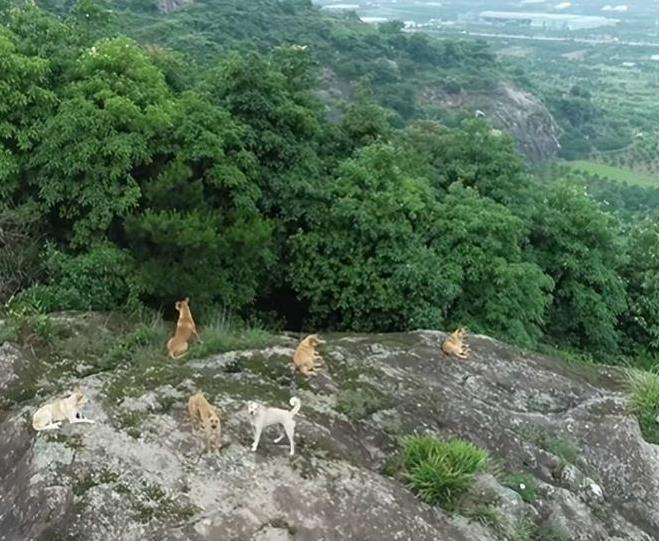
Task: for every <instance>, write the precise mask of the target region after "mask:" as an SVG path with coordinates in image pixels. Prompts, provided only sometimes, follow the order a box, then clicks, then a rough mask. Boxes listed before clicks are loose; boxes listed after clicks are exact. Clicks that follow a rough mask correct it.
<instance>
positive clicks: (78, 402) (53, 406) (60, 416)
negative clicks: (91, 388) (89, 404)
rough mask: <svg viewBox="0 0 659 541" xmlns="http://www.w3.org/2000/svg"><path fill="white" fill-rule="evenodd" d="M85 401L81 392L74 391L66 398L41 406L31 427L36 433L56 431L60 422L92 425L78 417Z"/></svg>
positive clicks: (88, 420)
mask: <svg viewBox="0 0 659 541" xmlns="http://www.w3.org/2000/svg"><path fill="white" fill-rule="evenodd" d="M86 401H87V399H86V398H85V395H84V394H82V391H80V390H79V389H76V390H75V391H73V393H71V395H70V396H69V397H68V398H61V399H59V400H54V401H53V402H49V403H47V404H45V405H44V406H41V407H40V408H39V409H38V410H37V411H36V412H35V413H34V415H33V416H32V427H33V428H34V429H35V430H36V431H41V430H56V429H58V428H59V427H60V426H62V421H68V422H69V423H94V422H95V421H93V420H91V419H83V418H82V415H80V410H81V409H82V406H83V405H84V403H85V402H86Z"/></svg>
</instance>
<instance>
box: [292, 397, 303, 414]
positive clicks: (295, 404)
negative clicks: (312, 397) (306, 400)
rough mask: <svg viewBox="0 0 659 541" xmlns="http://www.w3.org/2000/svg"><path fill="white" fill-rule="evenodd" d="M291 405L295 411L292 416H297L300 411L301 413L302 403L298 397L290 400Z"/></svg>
mask: <svg viewBox="0 0 659 541" xmlns="http://www.w3.org/2000/svg"><path fill="white" fill-rule="evenodd" d="M289 404H290V405H291V406H293V409H292V410H291V415H295V414H297V412H298V411H300V406H301V405H302V402H300V399H299V398H298V397H297V396H293V397H291V399H290V400H289Z"/></svg>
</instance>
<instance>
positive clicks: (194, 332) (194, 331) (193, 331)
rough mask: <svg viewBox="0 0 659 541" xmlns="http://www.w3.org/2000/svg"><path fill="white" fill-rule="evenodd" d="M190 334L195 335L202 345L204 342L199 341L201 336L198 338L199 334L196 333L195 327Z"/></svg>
mask: <svg viewBox="0 0 659 541" xmlns="http://www.w3.org/2000/svg"><path fill="white" fill-rule="evenodd" d="M192 333H193V334H194V335H195V337H196V338H197V340H198V341H199V343H200V344H203V343H204V341H203V340H202V339H201V336H199V333H198V332H197V327H192Z"/></svg>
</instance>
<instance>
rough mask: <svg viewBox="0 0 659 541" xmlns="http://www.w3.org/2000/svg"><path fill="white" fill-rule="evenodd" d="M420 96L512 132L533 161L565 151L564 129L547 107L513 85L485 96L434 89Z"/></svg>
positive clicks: (502, 87) (521, 149) (504, 85)
mask: <svg viewBox="0 0 659 541" xmlns="http://www.w3.org/2000/svg"><path fill="white" fill-rule="evenodd" d="M420 96H421V100H422V101H423V102H425V103H431V104H433V105H436V106H440V107H447V108H460V109H464V110H466V111H468V112H469V113H471V114H473V115H474V116H476V117H480V118H483V119H484V120H486V121H488V122H490V123H491V124H492V126H494V127H495V128H497V129H500V130H503V131H505V132H507V133H509V134H510V135H511V136H512V137H513V138H514V139H515V141H516V142H517V148H518V150H519V151H520V153H521V154H522V155H524V156H525V157H526V159H528V160H529V161H532V162H540V161H543V160H547V159H550V158H554V157H556V155H557V154H558V152H559V150H560V148H561V146H560V143H559V138H560V135H561V129H560V127H559V126H558V124H557V123H556V121H555V120H554V117H553V116H552V114H551V113H550V112H549V110H548V109H547V107H545V105H544V104H543V103H542V102H541V101H540V99H538V97H537V96H535V95H533V94H531V93H529V92H527V91H525V90H522V89H520V88H518V87H516V86H515V85H514V84H512V83H499V84H498V85H497V86H496V87H495V88H494V89H492V90H490V91H488V92H484V93H477V92H467V91H464V90H463V91H461V92H459V93H448V92H446V91H445V90H444V89H442V88H438V87H430V88H426V89H425V90H423V91H422V92H421V94H420Z"/></svg>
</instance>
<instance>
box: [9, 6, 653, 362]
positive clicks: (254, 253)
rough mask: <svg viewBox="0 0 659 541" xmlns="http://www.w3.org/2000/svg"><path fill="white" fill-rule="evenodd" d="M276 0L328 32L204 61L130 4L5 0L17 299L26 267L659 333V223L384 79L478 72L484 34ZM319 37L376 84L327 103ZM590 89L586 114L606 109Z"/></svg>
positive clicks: (152, 291)
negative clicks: (419, 103) (430, 111)
mask: <svg viewBox="0 0 659 541" xmlns="http://www.w3.org/2000/svg"><path fill="white" fill-rule="evenodd" d="M264 1H265V0H264ZM265 3H266V4H267V3H268V2H265ZM268 5H269V6H270V7H269V8H268V9H271V10H272V12H273V13H276V17H281V18H282V20H287V21H289V20H290V21H294V23H293V22H292V23H291V24H297V25H299V24H300V20H304V21H305V24H304V25H302V27H300V28H299V29H300V32H301V34H300V35H301V36H305V35H311V34H312V33H313V32H314V31H318V32H319V33H320V34H321V35H322V36H323V40H325V41H323V43H324V44H325V45H327V47H325V46H323V45H322V44H320V43H319V44H318V47H319V51H317V52H316V54H314V55H311V54H310V52H309V51H308V50H306V49H305V48H303V47H300V46H298V45H296V44H292V43H282V41H284V40H281V39H278V38H280V37H281V36H277V35H275V33H276V32H275V30H273V29H270V28H269V27H268V28H269V29H267V30H265V29H262V30H261V31H259V32H257V34H258V36H260V38H262V42H259V46H258V47H256V48H255V47H242V46H240V47H234V49H235V50H233V51H226V50H225V47H224V45H226V44H224V45H222V44H218V43H216V42H213V43H214V46H213V48H211V49H210V52H209V54H210V53H212V58H211V57H208V58H203V59H202V58H200V57H199V56H198V57H197V58H198V59H200V60H203V62H204V64H202V65H197V64H195V63H194V62H192V61H190V60H189V59H188V58H187V57H185V56H183V55H182V54H181V53H179V52H177V51H172V50H169V49H167V48H163V47H159V46H154V45H153V44H152V43H151V42H149V45H148V46H144V45H142V44H141V43H140V41H139V40H136V39H134V38H128V37H125V36H123V35H121V33H120V32H117V28H118V27H119V26H120V25H118V23H117V20H119V21H121V13H114V14H110V13H108V12H107V10H106V9H105V8H104V7H102V6H99V5H97V4H95V3H93V2H90V1H88V0H84V2H80V3H79V4H77V7H76V8H75V9H74V10H72V11H70V12H67V10H66V9H65V8H66V6H64V4H62V5H59V4H58V5H57V6H54V8H53V9H57V10H59V11H60V12H62V13H68V15H66V16H65V17H64V18H62V19H56V18H53V17H51V16H49V15H47V14H45V13H43V12H42V11H40V10H39V9H38V8H36V7H34V6H29V7H25V8H21V9H12V10H10V11H7V12H6V14H7V17H6V18H5V19H4V20H5V21H6V22H5V23H4V24H3V26H0V239H2V240H3V243H4V245H2V246H0V273H1V274H0V281H1V282H2V283H3V284H5V286H6V287H3V288H0V295H2V297H3V298H2V299H1V300H2V301H3V302H5V301H6V300H7V299H8V298H9V297H10V296H11V295H14V294H15V293H17V291H18V290H20V289H22V290H23V291H22V292H21V293H19V294H18V298H19V300H20V299H23V300H25V301H26V302H27V301H28V300H29V302H34V303H36V304H38V305H39V306H41V307H42V308H43V309H48V310H56V309H99V310H111V309H122V308H126V307H128V306H131V307H134V306H137V305H139V304H140V303H141V304H145V305H148V306H151V307H154V308H158V309H159V308H163V307H165V306H171V304H172V303H173V301H174V300H176V299H177V298H179V297H182V296H189V297H191V298H193V299H194V302H195V304H196V306H199V309H200V310H203V311H204V312H206V313H212V312H213V311H214V310H218V309H220V308H227V309H229V310H231V311H232V312H234V313H236V314H239V315H243V316H249V317H261V316H262V315H263V312H262V310H267V311H268V317H269V318H270V317H271V316H272V315H273V313H274V317H275V318H277V319H279V320H280V321H283V324H284V325H287V326H293V327H296V328H299V327H305V328H310V327H313V328H315V329H321V330H322V329H342V330H343V329H353V330H367V331H387V330H402V329H413V328H419V327H431V328H447V327H449V326H450V327H452V326H455V325H467V326H469V327H471V328H472V329H473V330H475V331H481V332H486V333H489V334H493V335H496V336H499V337H502V338H505V339H507V340H510V341H513V342H515V343H518V344H521V345H525V346H534V345H536V344H538V342H541V341H548V342H552V343H556V344H559V345H561V346H569V347H575V348H581V349H582V350H587V351H590V352H591V353H594V354H597V355H600V356H601V357H602V358H604V357H606V358H607V359H609V360H611V359H612V358H613V356H614V355H616V353H617V352H619V351H622V352H624V353H626V354H633V355H645V356H650V357H652V356H654V355H656V354H657V353H658V351H659V327H657V319H658V317H659V285H658V284H659V268H657V265H656V264H655V263H656V262H655V261H654V260H655V259H656V257H655V256H657V257H659V242H658V241H657V239H658V238H659V233H658V232H657V231H658V229H657V224H656V222H654V221H650V220H649V221H646V222H643V223H641V224H638V225H636V226H634V227H632V228H631V232H629V233H628V232H627V230H626V229H624V228H622V227H621V224H620V223H619V222H618V220H617V219H616V218H614V217H613V215H612V214H609V213H608V212H607V211H606V210H605V209H604V208H603V207H602V206H600V204H599V203H598V202H596V201H595V200H594V199H592V198H590V197H589V196H588V195H587V194H585V193H584V190H583V188H582V187H581V186H576V187H575V186H574V183H573V182H571V181H566V182H557V181H559V180H560V179H559V177H560V176H561V175H560V172H557V173H556V174H555V175H553V176H552V178H551V179H546V178H545V179H544V182H538V181H537V180H536V179H535V178H533V176H532V175H531V173H530V172H529V171H528V170H527V168H526V166H525V165H524V163H523V162H522V160H521V159H520V157H519V156H518V155H517V153H516V152H515V150H514V147H513V143H512V141H511V139H510V138H509V137H508V136H506V135H504V134H501V133H500V132H498V131H496V130H493V129H492V128H491V127H490V126H489V125H487V124H485V123H483V122H480V121H475V120H473V119H469V120H466V121H462V122H460V121H458V119H457V117H456V122H454V123H452V125H451V127H448V126H446V125H442V124H440V123H438V122H430V121H427V120H416V121H411V120H413V117H414V116H415V115H416V114H418V113H419V112H418V111H417V110H416V105H415V103H416V101H415V100H416V98H415V97H414V96H413V95H411V96H408V98H409V100H411V101H409V100H408V101H407V102H406V103H407V105H405V104H403V103H402V102H401V103H399V104H398V106H396V109H397V111H396V112H393V111H391V110H390V109H387V108H386V107H383V103H385V104H386V100H383V99H382V97H383V96H382V95H379V94H378V93H379V92H382V88H384V87H386V86H387V85H395V86H396V90H395V92H393V93H389V98H391V97H392V96H394V101H395V99H396V93H397V92H399V91H400V90H401V88H403V87H402V86H399V85H398V83H400V82H401V81H404V80H405V77H406V76H407V75H409V74H413V73H414V72H415V70H417V69H419V66H421V65H423V64H427V65H432V66H434V67H436V68H437V69H438V70H448V71H444V72H442V73H445V74H446V75H447V78H446V80H445V81H444V83H446V84H447V85H448V86H451V85H455V84H458V83H457V82H456V81H457V79H454V78H452V77H449V76H448V75H450V73H453V72H451V70H456V71H455V73H462V75H465V74H467V75H468V77H467V78H464V77H463V78H462V79H461V83H460V84H464V83H465V80H467V79H468V78H469V77H471V76H472V75H474V74H475V73H477V72H478V71H479V70H481V69H484V66H488V65H490V64H491V63H493V62H494V59H493V57H492V56H491V55H490V53H489V52H488V51H487V50H486V49H485V47H484V46H483V44H482V43H473V44H465V43H463V42H438V41H436V40H434V39H432V38H430V37H427V36H421V35H412V36H408V35H406V34H404V33H401V32H400V28H399V27H396V26H395V25H383V26H382V27H380V28H379V29H374V28H371V27H368V28H364V27H362V26H360V25H359V24H357V23H354V22H351V21H343V22H342V21H338V20H332V21H329V19H325V18H320V19H318V20H315V19H313V18H312V17H310V16H309V13H311V12H312V8H311V7H310V6H309V5H307V4H306V3H301V2H289V3H282V2H276V3H272V4H268ZM234 8H235V10H236V13H237V15H236V16H240V13H243V12H245V13H249V14H250V17H256V14H255V13H254V12H253V11H251V10H252V8H251V7H249V6H242V7H241V6H238V5H236V6H234ZM0 9H1V6H0ZM195 9H196V8H195ZM245 10H246V11H245ZM194 13H195V11H194V10H192V11H190V12H187V14H186V13H181V14H180V15H177V18H176V19H175V21H176V24H175V25H174V26H176V25H178V24H180V25H183V26H185V25H186V24H188V23H186V22H185V18H186V17H193V16H194ZM300 14H303V15H300ZM87 15H89V17H87ZM115 16H116V17H118V19H116V18H115ZM300 17H302V19H301V18H300ZM266 19H267V17H266V18H265V19H264V20H263V21H262V22H263V23H264V24H265V22H266ZM250 20H253V19H250ZM204 24H206V23H204ZM207 24H208V25H211V26H212V25H213V24H215V23H211V22H207ZM202 26H203V25H202ZM264 28H265V27H264ZM132 30H135V29H134V28H133V29H132ZM273 32H274V33H273ZM132 33H133V35H134V36H137V37H138V38H139V37H140V36H139V32H132ZM258 36H257V37H256V38H255V41H259V39H260V38H259V37H258ZM234 37H235V36H234ZM234 37H232V38H231V39H232V40H233V39H234ZM243 37H244V36H243ZM181 40H183V41H185V40H184V36H183V35H182V34H181V33H178V34H177V33H176V32H174V35H172V36H171V41H172V42H171V43H169V45H170V46H171V45H176V44H177V43H180V42H181ZM273 41H274V42H279V43H278V44H277V46H276V47H271V45H273ZM230 43H231V45H234V46H235V45H236V44H237V43H236V42H235V40H234V41H231V42H230ZM328 44H332V46H331V47H330V46H329V45H328ZM356 44H357V45H359V46H360V47H361V46H363V51H362V53H363V54H362V56H361V57H360V60H359V62H358V63H357V64H355V57H354V53H349V52H348V51H349V48H350V47H354V46H355V45H356ZM188 45H190V44H188ZM183 49H184V52H185V51H187V52H189V50H188V49H187V48H186V47H183ZM247 49H248V50H247ZM259 49H260V50H259ZM392 58H393V59H395V62H394V64H395V67H394V65H393V64H392V63H391V62H389V61H388V60H392ZM318 59H320V60H321V62H322V61H324V62H326V63H327V64H331V65H332V66H334V67H335V68H337V66H338V63H337V62H338V60H340V59H344V60H345V59H347V60H350V61H351V62H353V64H352V65H349V64H347V65H346V66H345V67H344V68H343V69H345V70H348V71H349V70H355V73H363V72H364V69H366V68H365V66H366V64H369V65H375V66H376V68H374V69H375V72H374V73H372V74H370V75H372V77H370V76H369V77H370V79H371V82H372V83H375V82H377V81H379V83H378V84H374V85H372V90H373V91H372V92H370V91H369V85H368V84H367V85H365V86H364V85H361V86H360V87H359V88H356V89H353V90H354V94H353V96H352V97H353V99H352V101H350V102H341V101H340V100H339V103H333V105H332V104H328V102H327V101H324V102H323V101H321V100H320V99H319V92H318V88H317V81H318V79H319V77H320V76H321V75H323V76H326V77H332V74H331V73H330V74H328V73H327V72H326V71H323V69H324V67H325V66H321V67H319V66H318V65H317V64H316V63H315V62H316V61H317V60H318ZM387 59H388V60H387ZM337 69H338V68H337ZM406 74H407V75H406ZM362 83H363V81H362ZM406 84H409V83H406ZM382 85H384V86H382ZM458 86H459V84H458ZM392 88H393V87H391V86H390V87H389V90H391V89H392ZM457 91H459V89H458V90H457ZM387 92H388V91H387ZM404 92H407V91H404ZM401 95H402V94H401ZM399 97H400V96H399ZM406 99H407V98H406ZM566 99H568V100H569V101H570V103H571V104H572V105H574V104H580V103H581V104H582V105H583V103H582V102H584V100H586V101H587V100H588V99H589V97H588V96H587V95H583V94H581V93H579V92H577V91H575V93H573V95H571V96H569V97H568V98H566ZM376 100H377V101H379V103H376ZM410 104H413V106H412V108H411V109H409V110H408V113H407V114H404V113H403V111H404V110H405V107H407V106H409V105H410ZM572 105H568V104H566V105H565V114H566V115H569V116H570V118H571V121H574V123H575V126H576V125H578V124H579V123H582V124H583V123H584V122H586V121H587V119H586V118H585V117H584V118H581V117H579V115H580V114H581V113H583V111H581V113H580V112H579V111H573V110H572V108H571V107H572ZM402 119H406V120H409V121H410V122H407V123H404V124H403V120H402ZM609 191H610V190H609ZM607 193H609V192H607ZM625 193H626V192H625ZM623 195H624V194H623ZM623 195H621V197H623ZM603 197H604V196H603V195H601V197H599V199H600V200H603ZM624 197H625V198H627V199H629V197H628V194H627V195H624ZM630 197H631V196H630ZM634 197H637V198H638V197H640V199H643V197H642V196H634ZM639 204H641V203H640V202H639ZM12 262H16V264H15V265H12Z"/></svg>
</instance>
